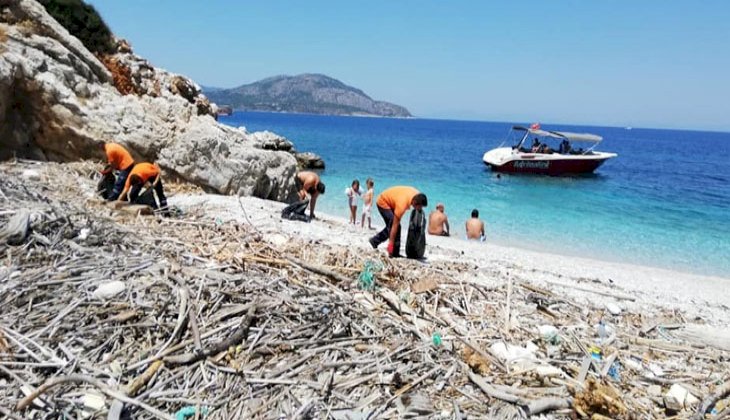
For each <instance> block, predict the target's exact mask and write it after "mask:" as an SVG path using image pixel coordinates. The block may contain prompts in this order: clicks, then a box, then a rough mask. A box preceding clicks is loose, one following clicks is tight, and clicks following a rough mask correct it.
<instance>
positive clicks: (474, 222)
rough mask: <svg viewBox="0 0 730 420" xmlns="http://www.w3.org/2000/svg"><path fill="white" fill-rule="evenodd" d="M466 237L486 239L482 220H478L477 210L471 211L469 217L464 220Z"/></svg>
mask: <svg viewBox="0 0 730 420" xmlns="http://www.w3.org/2000/svg"><path fill="white" fill-rule="evenodd" d="M466 239H478V240H480V241H485V240H486V239H487V236H486V234H485V233H484V222H482V221H481V220H479V210H477V209H474V210H472V211H471V219H469V220H467V221H466Z"/></svg>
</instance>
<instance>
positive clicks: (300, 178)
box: [296, 171, 324, 219]
mask: <svg viewBox="0 0 730 420" xmlns="http://www.w3.org/2000/svg"><path fill="white" fill-rule="evenodd" d="M296 184H297V190H298V194H299V200H302V201H304V200H306V199H307V195H309V217H310V218H312V219H316V217H315V216H314V206H315V205H316V204H317V197H319V195H320V194H324V182H321V181H320V180H319V175H317V174H316V173H314V172H309V171H304V172H299V173H298V174H297V177H296Z"/></svg>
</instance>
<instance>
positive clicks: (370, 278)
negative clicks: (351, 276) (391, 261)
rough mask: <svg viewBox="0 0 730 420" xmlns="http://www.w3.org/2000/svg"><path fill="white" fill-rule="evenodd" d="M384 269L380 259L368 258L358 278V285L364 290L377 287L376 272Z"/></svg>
mask: <svg viewBox="0 0 730 420" xmlns="http://www.w3.org/2000/svg"><path fill="white" fill-rule="evenodd" d="M382 269H383V263H381V262H380V261H373V260H367V261H365V264H364V266H363V270H362V272H361V273H360V276H359V277H358V278H357V282H358V285H359V286H360V289H362V290H373V289H374V288H375V273H377V272H379V271H381V270H382Z"/></svg>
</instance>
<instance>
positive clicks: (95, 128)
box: [0, 0, 297, 201]
mask: <svg viewBox="0 0 730 420" xmlns="http://www.w3.org/2000/svg"><path fill="white" fill-rule="evenodd" d="M114 49H115V51H114V52H113V53H112V54H106V55H95V54H93V53H92V52H90V51H89V50H88V49H87V48H86V47H85V46H84V44H83V43H82V42H81V41H80V40H79V39H77V38H75V37H74V36H72V35H71V34H70V33H69V32H68V31H67V30H66V28H64V27H63V26H62V25H61V24H59V23H58V22H57V21H56V20H55V19H54V18H53V17H51V16H50V15H49V14H48V13H47V12H46V9H45V8H44V7H43V6H42V5H41V4H40V3H38V2H36V1H35V0H3V1H0V145H1V147H0V159H9V158H13V157H17V158H28V159H35V160H52V161H70V160H80V159H101V158H102V154H101V151H100V149H99V148H98V147H96V145H97V144H99V143H100V142H108V141H115V142H119V143H122V144H124V145H125V146H127V148H128V149H129V150H130V152H131V153H132V154H133V155H134V156H135V158H136V159H138V160H141V161H156V162H158V163H159V164H160V166H161V167H162V168H163V170H164V171H165V172H166V174H167V175H168V176H174V177H177V178H180V179H182V180H185V181H188V182H191V183H194V184H197V185H200V186H201V187H203V188H204V189H205V190H207V191H209V192H215V193H220V194H242V195H254V196H257V197H261V198H267V199H273V200H279V201H286V200H288V199H290V198H292V197H293V196H294V195H295V191H294V189H295V188H294V174H295V172H296V168H297V162H296V159H295V157H294V156H293V155H292V153H290V152H289V151H285V150H265V148H264V147H262V144H263V142H264V141H268V142H276V140H272V137H273V138H280V136H276V135H275V134H273V133H269V134H266V135H260V134H258V133H247V132H246V131H245V130H239V129H235V128H231V127H227V126H225V125H221V124H218V123H217V122H216V119H215V115H216V107H215V105H213V104H211V103H210V101H209V100H208V99H207V98H206V97H205V95H203V94H202V92H201V89H200V87H199V86H198V85H197V84H196V83H194V82H193V81H191V80H190V79H188V78H186V77H184V76H181V75H177V74H174V73H170V72H168V71H165V70H162V69H159V68H156V67H154V66H153V65H151V64H150V63H149V62H148V61H147V60H145V59H144V58H142V57H139V56H138V55H136V54H134V52H133V50H132V48H131V46H130V45H129V43H128V42H126V41H124V40H115V45H114ZM278 141H279V142H282V141H286V139H283V138H282V139H279V140H278Z"/></svg>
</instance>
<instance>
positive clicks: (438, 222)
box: [428, 203, 449, 236]
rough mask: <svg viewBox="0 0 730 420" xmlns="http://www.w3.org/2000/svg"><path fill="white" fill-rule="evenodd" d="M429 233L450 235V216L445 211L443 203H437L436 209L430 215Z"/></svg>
mask: <svg viewBox="0 0 730 420" xmlns="http://www.w3.org/2000/svg"><path fill="white" fill-rule="evenodd" d="M444 227H445V229H444ZM428 234H429V235H437V236H449V218H448V217H447V216H446V213H444V204H443V203H438V204H436V210H434V211H432V212H431V214H429V215H428Z"/></svg>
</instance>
